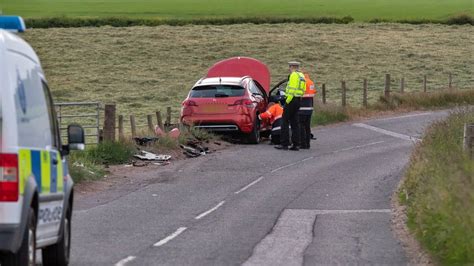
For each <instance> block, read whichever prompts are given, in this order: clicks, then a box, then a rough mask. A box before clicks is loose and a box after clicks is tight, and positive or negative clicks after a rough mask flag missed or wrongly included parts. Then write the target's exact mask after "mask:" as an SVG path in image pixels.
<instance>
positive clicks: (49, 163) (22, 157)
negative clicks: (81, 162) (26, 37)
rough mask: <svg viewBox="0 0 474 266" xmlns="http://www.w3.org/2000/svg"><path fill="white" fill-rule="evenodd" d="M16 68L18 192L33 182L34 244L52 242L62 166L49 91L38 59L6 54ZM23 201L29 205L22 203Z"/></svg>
mask: <svg viewBox="0 0 474 266" xmlns="http://www.w3.org/2000/svg"><path fill="white" fill-rule="evenodd" d="M10 56H11V59H12V60H10V62H13V63H14V67H12V68H11V69H13V70H14V71H16V75H12V76H14V77H16V80H15V81H14V82H16V84H17V86H16V91H15V93H14V98H15V106H16V113H17V127H18V157H19V158H18V159H19V160H18V161H19V169H20V170H19V175H20V178H19V179H20V194H23V193H26V192H28V191H31V189H32V188H31V186H34V185H35V187H36V188H35V189H36V192H37V193H38V195H39V197H38V198H39V209H38V215H37V216H38V217H37V221H38V222H37V231H36V239H37V247H39V248H41V247H43V246H45V245H48V244H52V243H55V242H56V241H57V238H58V231H59V227H60V224H61V218H62V214H63V200H64V191H63V188H64V185H63V182H64V181H63V170H62V169H63V167H62V163H61V156H60V154H59V134H58V130H57V123H56V118H55V114H54V109H52V108H53V106H52V101H51V97H50V95H49V90H48V88H47V86H46V83H45V82H44V78H43V74H42V72H41V68H40V65H39V63H38V62H35V61H33V60H32V59H31V58H29V57H27V56H24V55H23V54H22V53H15V52H14V51H12V52H11V53H10ZM25 204H30V203H27V202H25Z"/></svg>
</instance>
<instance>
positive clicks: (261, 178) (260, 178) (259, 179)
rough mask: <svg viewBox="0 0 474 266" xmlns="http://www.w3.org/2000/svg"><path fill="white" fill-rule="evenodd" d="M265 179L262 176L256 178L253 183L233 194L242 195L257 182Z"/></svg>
mask: <svg viewBox="0 0 474 266" xmlns="http://www.w3.org/2000/svg"><path fill="white" fill-rule="evenodd" d="M264 178H265V177H264V176H261V177H259V178H257V179H256V180H255V181H253V182H252V183H250V184H248V185H246V186H245V187H243V188H241V189H240V190H239V191H236V192H234V193H235V194H239V193H242V192H244V191H245V190H247V189H249V188H250V187H251V186H253V185H255V184H257V183H258V182H260V181H262V180H263V179H264Z"/></svg>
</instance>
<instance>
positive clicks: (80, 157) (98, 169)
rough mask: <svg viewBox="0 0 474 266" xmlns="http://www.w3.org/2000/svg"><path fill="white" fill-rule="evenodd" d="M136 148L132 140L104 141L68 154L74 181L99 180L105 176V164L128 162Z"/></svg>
mask: <svg viewBox="0 0 474 266" xmlns="http://www.w3.org/2000/svg"><path fill="white" fill-rule="evenodd" d="M135 152H136V148H135V147H134V145H133V144H132V143H131V142H128V141H121V142H102V143H99V144H98V145H96V146H93V147H88V148H87V149H86V150H84V151H73V152H71V154H70V155H69V156H68V163H69V171H70V174H71V176H72V178H73V180H74V181H76V182H82V181H87V180H97V179H100V178H102V177H103V176H104V174H105V173H106V170H105V168H104V165H111V164H112V165H114V164H123V163H126V162H128V161H129V160H130V159H131V157H132V156H133V154H134V153H135Z"/></svg>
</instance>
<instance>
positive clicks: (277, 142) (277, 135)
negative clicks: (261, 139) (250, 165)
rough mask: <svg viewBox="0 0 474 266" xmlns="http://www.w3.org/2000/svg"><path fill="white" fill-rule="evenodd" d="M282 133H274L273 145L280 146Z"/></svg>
mask: <svg viewBox="0 0 474 266" xmlns="http://www.w3.org/2000/svg"><path fill="white" fill-rule="evenodd" d="M280 143H281V142H280V132H278V134H276V133H273V132H272V144H276V145H278V144H280Z"/></svg>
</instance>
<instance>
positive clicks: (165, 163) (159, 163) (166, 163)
mask: <svg viewBox="0 0 474 266" xmlns="http://www.w3.org/2000/svg"><path fill="white" fill-rule="evenodd" d="M153 164H154V165H158V166H163V165H168V164H170V162H168V161H165V162H158V163H153Z"/></svg>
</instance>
